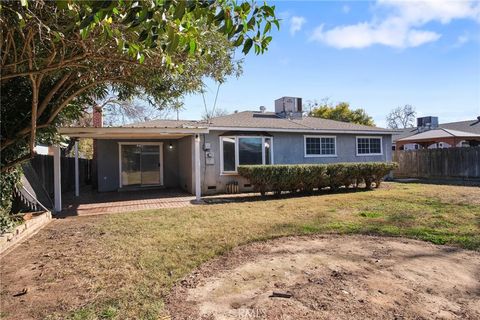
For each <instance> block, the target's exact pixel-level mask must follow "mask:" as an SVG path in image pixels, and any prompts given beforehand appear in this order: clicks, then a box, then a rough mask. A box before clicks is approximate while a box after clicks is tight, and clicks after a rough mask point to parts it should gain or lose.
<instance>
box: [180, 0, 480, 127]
mask: <svg viewBox="0 0 480 320" xmlns="http://www.w3.org/2000/svg"><path fill="white" fill-rule="evenodd" d="M269 3H271V4H275V5H276V12H277V14H278V15H279V17H280V18H282V23H281V30H280V31H279V32H277V31H275V32H274V33H273V41H272V43H271V46H270V48H269V50H268V52H267V53H265V54H263V55H260V56H255V55H254V54H253V53H251V54H249V55H248V56H246V57H245V61H244V64H243V69H244V72H243V75H242V76H241V77H240V78H238V79H237V78H229V79H228V81H227V82H226V83H224V84H222V86H221V87H220V91H219V97H218V102H217V108H222V109H226V110H228V111H231V112H233V111H234V110H239V111H242V110H258V108H259V106H260V105H265V106H266V107H267V110H273V101H274V100H275V99H276V98H279V97H282V96H295V97H302V98H303V99H304V101H308V100H314V99H317V100H321V99H323V98H329V99H330V101H332V102H338V101H347V102H349V103H350V104H351V106H352V107H354V108H359V107H361V108H364V109H365V110H366V111H367V113H368V114H370V115H371V116H373V118H374V119H375V122H376V124H377V125H380V126H384V125H385V116H386V114H387V113H388V112H389V111H390V110H391V109H392V108H394V107H397V106H401V105H405V104H411V105H413V106H414V107H415V108H416V110H417V112H418V115H419V116H422V115H436V116H439V118H440V122H450V121H459V120H466V119H473V118H475V117H477V116H479V115H480V2H477V1H475V2H474V1H472V2H470V1H461V2H459V1H457V2H452V1H450V2H445V1H440V0H437V1H430V2H412V1H402V2H397V1H391V0H380V1H371V2H367V1H355V2H346V1H329V2H327V1H273V2H272V1H270V2H269ZM241 56H242V55H241V54H237V57H241ZM207 86H208V87H207V92H206V95H205V97H206V100H207V106H209V107H210V108H211V106H212V105H213V101H214V98H215V93H216V89H217V84H215V83H214V82H211V81H207ZM185 106H186V109H185V110H184V111H182V112H181V113H180V118H181V119H199V118H200V117H201V114H202V112H203V110H204V106H203V100H202V96H201V95H193V96H187V97H186V98H185Z"/></svg>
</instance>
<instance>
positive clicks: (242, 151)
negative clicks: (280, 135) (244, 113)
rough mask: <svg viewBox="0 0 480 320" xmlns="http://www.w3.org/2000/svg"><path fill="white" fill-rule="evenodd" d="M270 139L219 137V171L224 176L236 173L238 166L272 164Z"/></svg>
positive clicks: (258, 137) (259, 137)
mask: <svg viewBox="0 0 480 320" xmlns="http://www.w3.org/2000/svg"><path fill="white" fill-rule="evenodd" d="M272 140H273V138H271V137H262V136H236V137H220V154H221V157H220V159H221V161H220V170H221V172H222V173H224V174H229V173H236V172H237V166H239V165H254V164H272V162H273V159H272V157H273V153H272Z"/></svg>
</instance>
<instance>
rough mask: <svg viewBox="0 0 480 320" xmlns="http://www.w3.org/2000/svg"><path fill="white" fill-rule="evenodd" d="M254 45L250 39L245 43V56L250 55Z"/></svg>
mask: <svg viewBox="0 0 480 320" xmlns="http://www.w3.org/2000/svg"><path fill="white" fill-rule="evenodd" d="M252 45H253V40H252V39H250V38H248V39H247V40H246V41H245V44H244V45H243V50H242V52H243V53H244V54H248V52H249V51H250V49H251V48H252Z"/></svg>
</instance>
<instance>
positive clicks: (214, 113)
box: [202, 108, 230, 121]
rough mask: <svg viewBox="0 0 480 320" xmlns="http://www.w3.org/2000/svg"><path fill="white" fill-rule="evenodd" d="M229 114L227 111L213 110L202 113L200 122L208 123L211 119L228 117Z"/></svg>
mask: <svg viewBox="0 0 480 320" xmlns="http://www.w3.org/2000/svg"><path fill="white" fill-rule="evenodd" d="M229 114H230V112H229V111H228V110H227V109H221V108H220V109H214V110H213V111H210V112H206V111H205V112H203V114H202V120H204V121H209V120H210V119H212V118H216V117H223V116H228V115H229Z"/></svg>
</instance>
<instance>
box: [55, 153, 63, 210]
mask: <svg viewBox="0 0 480 320" xmlns="http://www.w3.org/2000/svg"><path fill="white" fill-rule="evenodd" d="M61 161H62V159H61V154H60V147H59V146H54V147H53V189H54V192H55V212H60V211H62V163H61Z"/></svg>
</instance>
